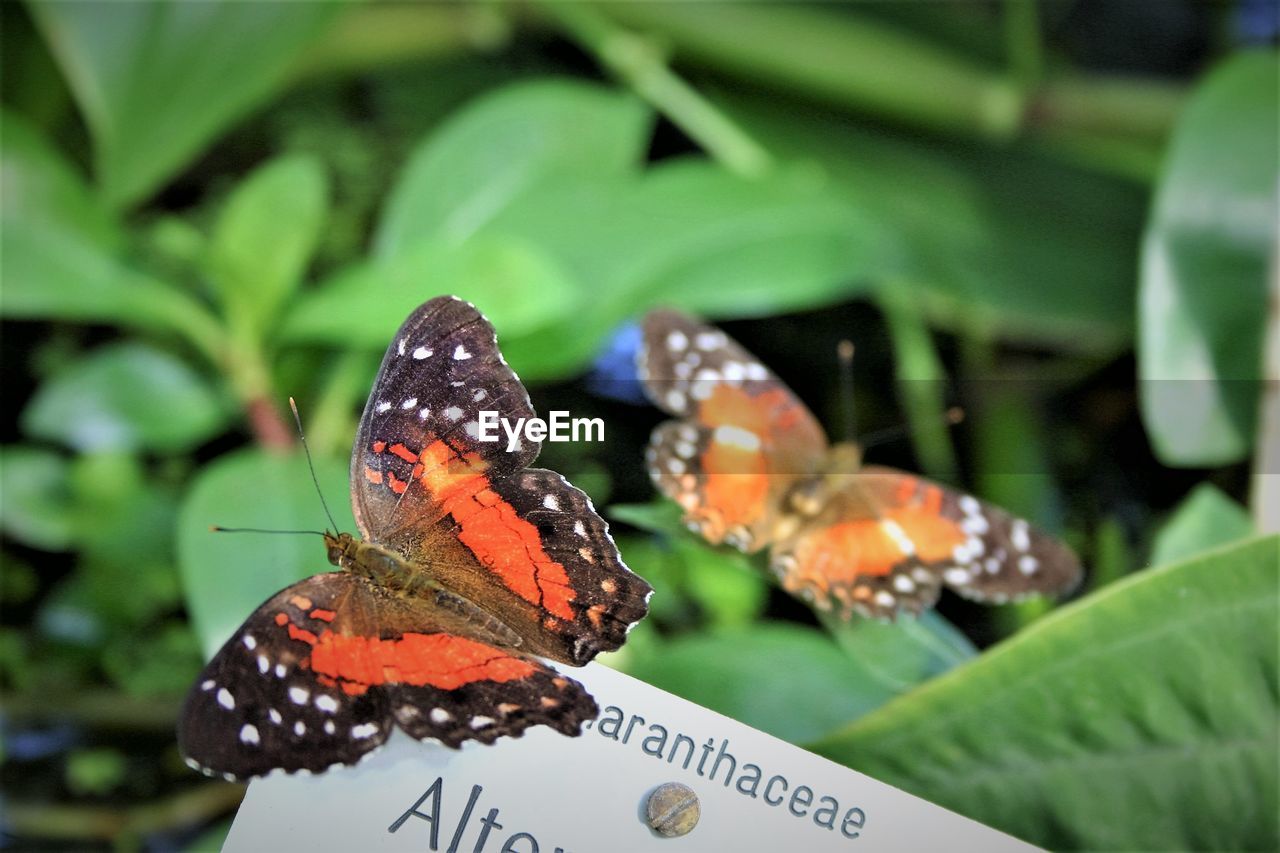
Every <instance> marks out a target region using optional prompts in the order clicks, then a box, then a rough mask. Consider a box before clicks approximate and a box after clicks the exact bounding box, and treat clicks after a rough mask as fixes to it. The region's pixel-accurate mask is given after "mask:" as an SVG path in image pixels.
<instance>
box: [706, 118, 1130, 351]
mask: <svg viewBox="0 0 1280 853" xmlns="http://www.w3.org/2000/svg"><path fill="white" fill-rule="evenodd" d="M715 97H716V101H717V103H720V104H721V105H723V106H724V107H725V108H726V109H727V110H728V111H729V112H730V113H731V114H732V115H733V116H734V117H735V118H737V119H738V120H739V121H740V122H741V123H742V124H743V125H744V126H745V127H747V128H748V130H749V131H750V132H751V133H752V134H753V135H754V136H756V137H757V138H758V139H760V140H761V141H762V142H764V143H765V144H766V145H767V146H768V147H769V149H770V150H771V151H773V152H775V153H776V154H778V155H779V156H780V157H783V158H786V159H788V160H794V161H796V162H798V163H806V164H809V166H810V167H811V168H814V169H816V170H819V171H820V173H821V174H823V175H824V176H825V177H826V179H827V184H828V188H829V191H830V192H831V193H832V194H833V195H835V196H837V197H839V198H841V199H843V200H844V201H845V203H846V204H848V205H849V206H850V207H851V209H852V210H853V211H854V214H856V215H858V216H860V217H861V218H864V219H869V220H872V221H875V222H878V223H879V224H880V226H881V229H882V230H883V231H884V232H885V233H886V234H887V239H891V240H893V241H894V242H895V243H896V244H897V245H898V246H899V248H898V249H897V252H898V256H899V257H901V258H903V259H904V262H905V268H904V269H901V270H891V272H894V273H897V275H895V276H894V277H893V279H892V280H891V283H892V284H894V285H895V286H899V287H902V288H903V289H904V290H905V291H906V293H904V294H901V295H899V298H903V299H905V298H913V299H917V300H919V301H920V302H921V303H922V304H923V305H924V307H925V308H926V309H927V314H928V318H929V320H930V321H931V322H932V323H934V324H936V325H938V326H941V327H943V328H947V329H952V330H957V331H962V332H963V331H971V330H972V329H974V328H975V327H978V328H982V329H984V330H986V332H987V333H988V334H990V335H999V336H1002V337H1005V338H1009V339H1014V340H1021V341H1028V342H1034V343H1041V344H1042V343H1052V344H1054V345H1057V346H1062V347H1066V348H1070V349H1077V350H1085V351H1101V352H1111V351H1114V350H1115V349H1116V348H1117V347H1118V346H1120V345H1123V344H1125V343H1127V341H1128V340H1129V337H1130V335H1131V334H1132V315H1133V279H1134V262H1135V259H1134V249H1133V246H1134V243H1135V241H1136V239H1137V236H1138V234H1139V231H1140V227H1141V219H1142V213H1143V208H1142V205H1143V203H1144V200H1145V197H1144V196H1143V194H1142V193H1141V191H1139V190H1138V189H1136V188H1134V187H1132V186H1129V185H1126V184H1124V183H1122V182H1119V181H1115V180H1110V179H1106V178H1100V177H1098V176H1096V175H1089V174H1087V173H1083V172H1080V171H1077V170H1075V169H1071V168H1068V167H1064V166H1062V165H1061V164H1057V163H1053V162H1051V161H1048V160H1045V159H1044V158H1042V157H1039V156H1036V155H1034V154H1030V153H1028V152H1026V151H1021V150H1016V149H1013V150H1009V149H1006V150H1002V151H1000V152H999V153H998V154H991V153H987V152H982V151H979V150H975V149H974V148H973V147H972V146H960V145H948V144H945V143H942V142H938V141H931V140H921V139H919V138H914V137H908V136H904V135H895V134H886V133H885V132H884V131H883V130H882V129H878V128H877V129H873V128H868V127H866V126H865V125H861V124H859V123H858V122H856V121H854V120H852V119H848V118H842V117H838V116H834V115H829V114H823V113H819V112H813V111H810V112H808V113H804V114H798V113H796V112H795V111H794V110H790V109H785V108H783V107H780V106H779V105H778V104H777V102H775V101H771V100H768V99H764V98H759V97H747V96H743V95H741V94H738V93H733V94H729V93H720V94H717V95H716V96H715ZM872 271H873V272H878V270H872Z"/></svg>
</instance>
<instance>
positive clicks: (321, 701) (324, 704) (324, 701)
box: [316, 693, 338, 714]
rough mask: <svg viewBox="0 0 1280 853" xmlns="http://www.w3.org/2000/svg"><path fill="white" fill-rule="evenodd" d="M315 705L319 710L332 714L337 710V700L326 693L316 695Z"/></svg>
mask: <svg viewBox="0 0 1280 853" xmlns="http://www.w3.org/2000/svg"><path fill="white" fill-rule="evenodd" d="M316 707H317V708H319V709H320V710H321V711H324V712H326V713H329V714H332V713H333V712H335V711H337V710H338V700H337V699H334V698H333V697H332V696H330V695H329V694H327V693H321V694H320V695H319V696H317V697H316Z"/></svg>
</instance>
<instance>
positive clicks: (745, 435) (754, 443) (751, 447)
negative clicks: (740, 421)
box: [712, 424, 760, 453]
mask: <svg viewBox="0 0 1280 853" xmlns="http://www.w3.org/2000/svg"><path fill="white" fill-rule="evenodd" d="M712 437H713V438H714V439H715V441H717V442H719V443H720V444H728V445H730V446H732V447H737V448H740V449H742V450H746V451H749V452H752V453H754V452H756V451H758V450H759V449H760V436H758V435H756V434H755V433H754V432H752V431H751V430H747V429H743V428H742V427H739V426H730V425H728V424H721V425H720V426H718V427H716V431H715V432H714V433H713V434H712Z"/></svg>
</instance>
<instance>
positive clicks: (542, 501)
mask: <svg viewBox="0 0 1280 853" xmlns="http://www.w3.org/2000/svg"><path fill="white" fill-rule="evenodd" d="M460 355H461V356H465V358H461V359H459V356H460ZM419 356H422V357H421V358H419ZM433 359H440V360H439V361H434V360H433ZM406 404H411V405H406ZM482 409H485V410H491V411H496V412H498V413H499V415H500V416H501V417H503V418H506V419H508V420H509V421H514V420H515V419H516V418H530V417H533V415H534V412H533V408H532V407H531V406H530V404H529V397H528V394H526V393H525V390H524V387H523V386H522V385H521V384H520V381H519V379H517V378H516V375H515V373H513V372H512V371H511V369H510V368H509V367H507V365H506V362H505V361H504V360H503V359H502V355H501V353H499V351H498V348H497V340H496V337H495V335H494V332H493V327H492V326H491V325H489V322H488V321H487V320H485V319H484V317H483V316H481V315H480V313H479V312H478V311H476V309H475V308H474V307H472V306H471V305H469V304H467V303H465V302H462V301H460V300H457V299H453V298H451V297H441V298H437V299H433V300H431V301H430V302H427V303H426V304H425V305H423V306H422V307H421V308H419V309H418V310H417V311H415V312H414V314H413V315H412V316H411V317H410V318H409V319H408V320H407V321H406V322H405V324H404V326H403V327H402V328H401V330H400V331H399V332H398V333H397V334H396V337H395V339H394V340H393V341H392V342H391V346H390V347H389V348H388V350H387V354H386V356H385V358H384V359H383V367H382V370H381V372H380V373H379V374H378V380H377V382H376V384H375V388H374V392H373V394H372V395H371V396H370V398H369V403H368V405H367V406H366V408H365V413H364V418H363V419H362V421H361V424H360V430H359V433H358V436H357V440H356V445H355V449H354V451H353V453H352V463H351V467H352V477H353V487H352V491H353V498H352V502H353V504H354V505H355V508H356V517H357V519H358V520H360V527H361V530H362V531H363V532H364V533H365V535H366V538H369V539H372V540H373V541H376V542H377V543H379V544H381V545H383V546H385V547H388V548H391V549H393V550H395V551H397V552H399V553H400V554H401V555H403V556H404V557H405V558H406V559H407V560H409V562H410V563H413V564H415V565H418V566H421V567H422V569H423V571H425V572H427V573H428V574H430V575H432V576H433V577H434V578H436V579H437V580H439V581H440V582H441V583H443V584H444V585H445V586H446V587H448V588H449V589H450V590H451V591H453V592H455V593H457V594H459V595H462V596H464V597H466V598H467V599H469V600H470V601H472V602H475V603H476V604H479V605H481V606H482V607H484V608H485V609H486V610H488V611H490V612H491V613H492V614H493V615H494V616H496V617H498V618H499V619H500V620H501V621H502V622H503V623H505V624H506V625H507V626H508V627H509V628H511V629H512V630H514V631H515V632H516V633H517V634H519V635H520V636H521V637H523V638H524V642H525V645H524V646H523V648H524V649H525V650H526V651H529V652H530V653H533V654H540V655H544V656H546V657H550V658H553V659H555V660H559V661H562V662H565V663H571V664H574V665H578V666H580V665H582V664H584V663H586V662H587V661H589V660H591V658H593V657H594V656H595V655H596V654H597V653H598V652H600V651H609V650H612V649H616V648H618V646H620V645H622V642H623V640H624V639H625V637H626V632H627V629H628V628H629V627H630V626H631V625H632V624H634V623H635V622H637V621H638V620H639V619H640V618H641V617H643V616H644V614H645V612H646V610H647V601H648V596H649V594H650V592H651V591H652V590H651V589H650V587H649V585H648V584H646V583H645V582H644V580H643V579H641V578H639V577H637V576H636V575H634V574H632V572H631V571H630V570H628V569H627V567H626V565H625V564H623V562H622V558H621V557H620V555H619V554H618V549H617V547H616V546H615V545H614V543H613V540H612V538H610V536H609V528H608V525H607V524H606V523H605V521H604V519H602V518H601V517H600V516H599V515H598V514H597V513H596V512H595V509H594V507H592V505H591V501H590V500H589V499H588V498H587V496H586V495H585V494H583V493H582V492H581V491H579V490H578V489H575V488H574V487H573V486H571V485H570V484H569V483H568V482H567V481H566V480H565V479H564V478H563V477H561V476H560V475H559V474H556V473H554V472H551V471H543V470H538V469H529V468H527V465H528V464H529V463H530V462H532V460H533V459H534V457H536V456H537V453H538V451H539V449H540V444H538V443H529V442H522V443H521V445H520V447H518V448H517V449H515V450H513V451H511V452H508V451H507V449H506V447H507V444H506V440H505V436H504V437H503V441H501V442H497V443H486V442H482V441H480V440H479V438H478V435H479V432H478V423H479V412H480V410H482ZM424 412H425V415H424V414H423V413H424Z"/></svg>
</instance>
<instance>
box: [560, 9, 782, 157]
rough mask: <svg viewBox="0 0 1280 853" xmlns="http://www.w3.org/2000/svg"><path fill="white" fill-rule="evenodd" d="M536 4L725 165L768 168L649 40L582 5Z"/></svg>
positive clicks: (760, 153) (759, 152)
mask: <svg viewBox="0 0 1280 853" xmlns="http://www.w3.org/2000/svg"><path fill="white" fill-rule="evenodd" d="M539 8H540V9H541V10H542V11H543V12H544V13H545V14H546V15H547V16H548V17H549V18H551V19H553V20H554V21H556V22H557V23H558V24H559V25H560V27H561V28H562V29H563V30H564V31H565V32H566V33H568V34H569V35H570V36H571V37H572V38H573V39H574V40H575V41H577V42H578V43H579V44H580V45H581V46H582V47H583V48H584V49H586V50H587V51H589V52H590V53H591V54H592V55H593V56H594V57H595V58H596V60H597V61H598V62H600V64H601V65H603V66H605V67H606V68H608V69H609V70H610V71H611V72H613V73H614V74H616V75H617V76H618V77H619V78H621V79H622V80H623V81H624V82H625V83H626V84H627V85H628V86H630V87H631V88H632V89H633V90H635V92H636V93H637V94H639V95H640V96H641V97H642V98H644V99H645V100H646V101H648V102H649V103H650V104H652V105H653V106H654V107H655V108H656V109H657V110H658V111H659V112H661V113H662V114H663V115H665V116H666V117H667V118H668V119H670V120H671V122H672V123H673V124H675V125H676V126H677V127H679V128H680V129H681V130H683V131H684V132H685V133H687V134H688V135H689V138H690V139H692V140H693V141H695V142H697V143H698V144H699V145H700V146H702V148H703V149H705V150H706V152H707V153H708V154H710V155H711V157H713V158H714V159H715V160H717V161H719V162H720V163H721V164H723V165H724V166H725V167H726V168H727V169H729V170H730V171H732V172H735V173H737V174H740V175H744V176H748V177H750V176H755V175H759V174H762V173H764V172H765V171H767V170H768V169H769V168H770V166H771V165H772V161H773V158H772V157H771V156H770V154H769V152H768V151H766V150H765V149H764V147H763V146H761V145H760V144H759V143H758V142H756V141H755V140H754V139H752V138H751V137H750V136H749V135H748V134H747V133H746V132H745V131H744V130H743V129H742V128H740V127H738V125H737V124H735V123H734V122H733V120H732V119H730V118H729V117H728V116H727V115H725V114H724V113H723V112H721V111H720V110H719V109H717V108H716V107H715V106H714V105H713V104H712V103H711V102H710V101H708V100H707V99H706V98H704V97H703V96H702V95H701V94H700V93H699V92H698V91H697V90H696V89H694V88H693V87H692V86H690V85H689V84H688V83H686V82H685V81H684V80H683V79H681V78H680V77H679V76H678V75H677V74H675V73H674V72H673V71H672V70H671V69H670V68H669V67H667V64H666V62H665V61H664V59H663V57H662V56H661V54H660V52H659V51H658V49H657V47H656V46H655V44H654V43H653V42H652V41H650V40H649V39H645V38H642V37H640V36H638V35H635V34H634V33H631V32H628V31H627V30H625V29H623V28H622V27H620V26H618V25H617V24H616V23H614V22H613V21H611V20H610V19H609V18H607V17H605V16H604V15H602V14H601V13H600V12H599V11H597V10H596V9H595V8H593V7H592V6H590V5H588V4H585V3H565V2H558V0H547V2H540V3H539Z"/></svg>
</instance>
